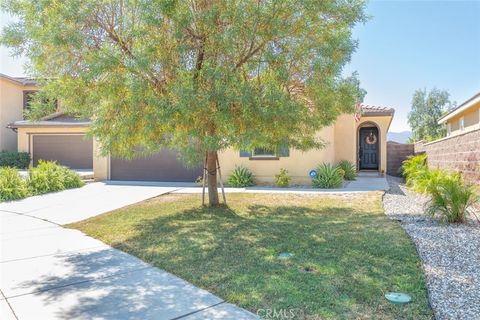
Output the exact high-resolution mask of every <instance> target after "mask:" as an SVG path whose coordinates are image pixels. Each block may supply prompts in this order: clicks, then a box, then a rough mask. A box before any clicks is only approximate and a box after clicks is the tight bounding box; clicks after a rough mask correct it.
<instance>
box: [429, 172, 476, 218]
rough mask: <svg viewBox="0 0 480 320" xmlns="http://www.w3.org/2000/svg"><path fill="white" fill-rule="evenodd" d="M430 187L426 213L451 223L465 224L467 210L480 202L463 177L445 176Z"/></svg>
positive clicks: (456, 175)
mask: <svg viewBox="0 0 480 320" xmlns="http://www.w3.org/2000/svg"><path fill="white" fill-rule="evenodd" d="M435 179H436V180H435V181H434V183H432V184H431V185H429V186H428V193H429V194H430V196H431V198H430V200H429V201H428V202H427V205H426V213H427V214H428V215H430V216H436V215H439V216H440V217H441V219H442V220H444V221H446V222H449V223H463V222H465V218H466V216H467V209H468V208H469V207H470V206H471V205H473V204H475V203H477V202H478V201H479V197H478V195H477V194H476V193H475V191H474V190H473V189H472V187H470V186H466V185H465V184H464V183H463V181H462V178H461V176H460V175H459V174H458V173H457V174H444V175H439V176H437V177H436V178H435Z"/></svg>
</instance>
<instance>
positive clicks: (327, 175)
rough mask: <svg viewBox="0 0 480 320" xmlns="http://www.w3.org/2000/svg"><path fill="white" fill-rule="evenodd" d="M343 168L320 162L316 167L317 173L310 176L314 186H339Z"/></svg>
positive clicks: (325, 187) (341, 181) (330, 187)
mask: <svg viewBox="0 0 480 320" xmlns="http://www.w3.org/2000/svg"><path fill="white" fill-rule="evenodd" d="M344 174H345V172H344V171H343V169H341V168H339V167H338V166H336V165H333V164H329V163H322V164H321V165H319V166H318V168H317V175H316V176H315V177H313V178H312V185H313V187H315V188H324V189H332V188H339V187H341V186H342V184H343V175H344Z"/></svg>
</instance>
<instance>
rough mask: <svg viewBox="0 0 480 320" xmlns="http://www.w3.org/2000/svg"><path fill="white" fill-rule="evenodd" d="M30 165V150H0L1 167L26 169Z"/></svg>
mask: <svg viewBox="0 0 480 320" xmlns="http://www.w3.org/2000/svg"><path fill="white" fill-rule="evenodd" d="M29 165H30V154H29V153H28V152H13V151H2V152H0V167H12V168H17V169H26V168H28V166H29Z"/></svg>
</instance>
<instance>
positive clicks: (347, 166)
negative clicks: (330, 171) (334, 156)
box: [338, 160, 357, 180]
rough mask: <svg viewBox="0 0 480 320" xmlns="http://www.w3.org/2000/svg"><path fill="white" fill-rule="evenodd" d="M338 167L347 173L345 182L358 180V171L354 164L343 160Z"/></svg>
mask: <svg viewBox="0 0 480 320" xmlns="http://www.w3.org/2000/svg"><path fill="white" fill-rule="evenodd" d="M338 166H339V167H340V168H341V169H342V170H343V171H344V172H345V174H344V179H345V180H355V179H356V178H357V169H356V167H355V165H354V164H353V163H351V162H350V161H348V160H342V161H340V162H339V163H338Z"/></svg>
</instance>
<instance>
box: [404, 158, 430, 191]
mask: <svg viewBox="0 0 480 320" xmlns="http://www.w3.org/2000/svg"><path fill="white" fill-rule="evenodd" d="M402 175H403V176H404V177H405V181H406V183H407V185H408V186H413V185H415V183H416V181H417V180H421V179H425V178H427V177H426V176H428V165H427V155H426V154H421V155H417V156H411V157H409V158H408V159H407V160H405V161H403V164H402Z"/></svg>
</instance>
